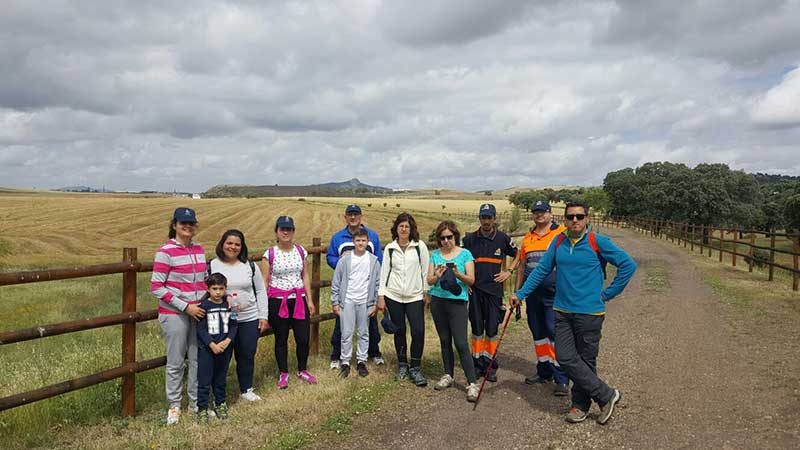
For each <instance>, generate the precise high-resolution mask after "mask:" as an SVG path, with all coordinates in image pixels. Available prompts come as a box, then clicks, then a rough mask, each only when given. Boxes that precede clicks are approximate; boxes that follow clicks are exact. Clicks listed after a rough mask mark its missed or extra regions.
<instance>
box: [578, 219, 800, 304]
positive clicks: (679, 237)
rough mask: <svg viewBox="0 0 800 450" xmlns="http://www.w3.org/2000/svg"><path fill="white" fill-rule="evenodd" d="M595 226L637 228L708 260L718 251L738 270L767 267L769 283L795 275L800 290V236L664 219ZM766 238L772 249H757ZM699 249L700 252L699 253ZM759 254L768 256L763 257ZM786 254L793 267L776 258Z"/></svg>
mask: <svg viewBox="0 0 800 450" xmlns="http://www.w3.org/2000/svg"><path fill="white" fill-rule="evenodd" d="M592 222H593V223H595V224H598V225H600V226H613V227H618V228H633V229H635V230H638V231H639V232H641V233H642V234H644V235H646V236H650V237H653V238H656V239H663V240H667V241H670V242H672V243H674V244H676V245H678V246H681V245H682V246H683V247H684V248H687V249H688V250H689V251H699V252H700V253H701V254H705V253H706V251H708V256H709V257H711V256H712V252H714V251H716V252H717V256H718V258H719V262H723V255H725V254H728V255H730V261H731V265H732V266H733V267H736V266H737V264H738V262H739V258H742V259H743V260H744V263H745V264H747V265H748V271H749V272H753V267H754V266H758V267H766V270H767V277H768V278H767V279H768V280H769V281H773V280H774V279H775V269H779V270H783V271H786V272H788V273H790V274H791V278H792V290H794V291H797V290H798V288H800V267H798V266H799V265H800V264H798V260H800V233H793V234H792V233H778V232H770V231H760V230H745V229H743V228H741V227H738V226H721V227H714V226H710V225H696V224H690V223H685V222H672V221H668V220H661V219H642V218H637V217H608V216H593V217H592ZM758 236H763V237H764V238H766V239H769V246H767V245H757V244H756V239H757V238H758ZM776 238H783V239H788V240H789V241H791V243H792V251H787V250H783V249H780V248H777V246H776ZM695 249H697V250H695ZM756 250H762V251H764V252H768V256H766V257H762V256H761V255H759V254H757V253H756ZM778 254H783V255H787V256H790V257H791V259H792V266H791V267H790V266H788V265H785V264H781V263H780V262H777V261H776V260H775V256H776V255H778Z"/></svg>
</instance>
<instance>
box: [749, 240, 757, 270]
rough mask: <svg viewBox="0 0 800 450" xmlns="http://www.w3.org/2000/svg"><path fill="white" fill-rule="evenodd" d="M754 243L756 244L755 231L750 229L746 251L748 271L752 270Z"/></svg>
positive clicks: (754, 251) (754, 252)
mask: <svg viewBox="0 0 800 450" xmlns="http://www.w3.org/2000/svg"><path fill="white" fill-rule="evenodd" d="M755 245H756V233H755V231H751V232H750V251H749V252H748V253H750V261H749V262H748V263H747V271H748V272H752V271H753V257H754V256H755V254H756V247H755Z"/></svg>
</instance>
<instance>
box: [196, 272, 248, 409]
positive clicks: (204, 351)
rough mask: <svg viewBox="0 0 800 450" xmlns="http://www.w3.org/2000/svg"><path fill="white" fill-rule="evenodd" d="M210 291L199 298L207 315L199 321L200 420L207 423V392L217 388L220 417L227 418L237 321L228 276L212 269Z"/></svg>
mask: <svg viewBox="0 0 800 450" xmlns="http://www.w3.org/2000/svg"><path fill="white" fill-rule="evenodd" d="M206 285H207V286H208V292H207V293H206V295H204V296H203V299H202V300H201V301H200V308H202V309H203V311H205V313H206V314H205V316H203V318H202V319H200V323H199V324H198V325H197V340H198V345H197V408H198V412H197V422H198V423H202V424H206V423H208V395H209V393H210V391H211V387H212V386H213V388H214V404H215V405H216V408H214V409H215V410H216V413H217V417H219V418H220V419H222V420H224V419H227V418H228V405H227V404H226V403H225V380H226V378H227V377H228V364H230V362H231V353H232V352H233V347H231V346H230V344H231V342H232V341H233V340H234V339H235V338H236V329H237V327H238V322H237V320H236V314H235V312H234V311H233V310H231V305H230V303H228V299H227V298H226V296H225V289H226V288H227V286H228V280H227V279H226V278H225V275H223V274H221V273H212V274H211V275H209V277H208V279H206Z"/></svg>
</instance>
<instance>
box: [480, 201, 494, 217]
mask: <svg viewBox="0 0 800 450" xmlns="http://www.w3.org/2000/svg"><path fill="white" fill-rule="evenodd" d="M478 216H490V217H497V210H496V209H495V207H494V205H493V204H491V203H484V204H482V205H481V209H480V210H479V211H478Z"/></svg>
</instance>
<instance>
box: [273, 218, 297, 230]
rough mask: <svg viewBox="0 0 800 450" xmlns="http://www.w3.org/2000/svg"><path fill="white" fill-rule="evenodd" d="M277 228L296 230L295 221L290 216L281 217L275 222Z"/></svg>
mask: <svg viewBox="0 0 800 450" xmlns="http://www.w3.org/2000/svg"><path fill="white" fill-rule="evenodd" d="M275 228H291V229H293V230H294V219H292V218H291V217H289V216H280V217H278V220H277V221H275Z"/></svg>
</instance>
